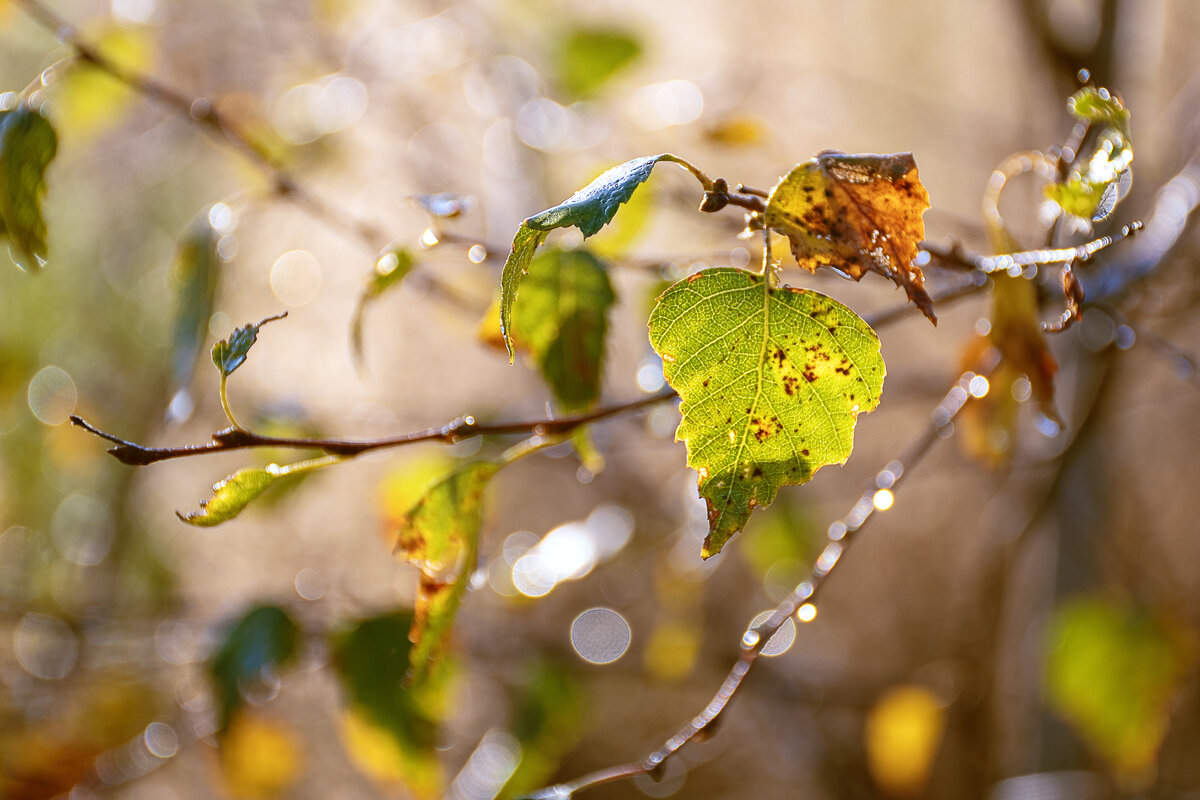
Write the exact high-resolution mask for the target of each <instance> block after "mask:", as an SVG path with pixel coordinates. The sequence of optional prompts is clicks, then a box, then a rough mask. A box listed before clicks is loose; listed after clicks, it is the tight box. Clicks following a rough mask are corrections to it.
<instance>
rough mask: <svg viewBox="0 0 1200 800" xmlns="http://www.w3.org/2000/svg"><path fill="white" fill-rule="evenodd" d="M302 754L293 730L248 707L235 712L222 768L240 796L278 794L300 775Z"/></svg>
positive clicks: (224, 746)
mask: <svg viewBox="0 0 1200 800" xmlns="http://www.w3.org/2000/svg"><path fill="white" fill-rule="evenodd" d="M301 757H302V753H301V750H300V745H299V743H298V742H297V741H296V737H295V735H294V734H293V733H292V732H291V731H289V730H288V729H287V728H285V727H284V726H282V725H280V724H279V723H277V722H273V721H271V720H268V719H266V718H264V717H262V716H259V715H257V714H255V713H253V712H249V711H245V710H242V711H239V712H238V713H237V714H235V715H234V717H233V720H232V721H231V722H230V723H229V727H228V728H226V730H225V736H224V737H223V738H222V739H221V772H222V773H223V774H224V776H225V783H226V785H227V786H228V788H229V792H230V794H232V795H234V796H236V797H247V798H269V797H275V796H278V795H279V794H281V793H282V792H283V791H284V790H285V789H287V788H288V787H289V786H291V785H292V784H293V783H295V781H296V779H297V778H298V777H299V768H300V763H301Z"/></svg>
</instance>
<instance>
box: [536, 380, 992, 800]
mask: <svg viewBox="0 0 1200 800" xmlns="http://www.w3.org/2000/svg"><path fill="white" fill-rule="evenodd" d="M977 377H978V376H977V375H976V374H975V373H973V372H967V373H965V374H963V375H962V376H961V377H960V378H959V379H958V381H957V382H956V383H955V385H954V386H953V388H951V389H950V391H949V392H948V393H947V394H946V396H945V398H943V400H942V402H941V403H940V404H938V406H937V407H936V408H935V409H934V411H933V413H932V414H931V415H930V425H929V427H928V428H927V429H926V430H925V431H924V432H923V433H922V434H921V436H920V437H919V438H918V439H917V440H916V441H914V442H913V443H912V444H911V445H910V446H909V448H908V449H907V450H906V451H905V452H904V454H903V455H902V456H901V457H900V458H899V459H897V460H894V461H890V462H888V464H887V465H886V466H885V467H884V468H883V469H882V470H880V471H879V472H878V473H877V474H876V476H875V480H874V481H873V482H872V484H871V486H870V487H869V488H868V489H867V490H866V491H864V492H863V494H862V496H861V497H860V498H859V499H858V502H856V503H855V504H854V505H853V507H851V509H850V512H849V513H848V514H846V515H845V516H844V517H842V519H840V520H838V521H837V522H834V523H833V524H832V525H830V526H829V531H828V537H829V540H828V543H827V544H826V545H825V549H824V550H822V551H821V555H820V556H819V557H818V558H817V561H816V563H815V564H814V565H813V568H812V569H811V570H810V572H809V575H808V577H807V578H806V579H805V580H804V581H802V582H801V583H800V585H799V586H797V587H796V588H795V589H794V590H792V593H791V594H790V595H788V596H787V597H786V598H784V599H783V601H782V602H780V603H779V605H778V606H776V607H775V610H774V611H773V612H771V616H770V617H769V618H768V619H767V620H766V621H765V622H763V623H762V624H760V625H758V626H756V627H753V628H750V629H748V630H747V631H746V633H745V635H744V636H743V637H742V647H741V652H740V654H739V655H738V660H737V663H735V664H734V665H733V668H732V669H730V671H729V674H728V675H726V676H725V680H724V681H723V682H722V684H721V687H720V688H719V689H718V690H717V693H716V694H715V695H713V698H712V700H710V701H709V702H708V705H706V706H705V707H704V709H703V710H702V711H701V712H700V713H699V714H697V715H696V716H694V717H693V718H692V719H691V720H690V721H689V722H688V723H687V724H686V725H684V726H683V727H682V728H680V730H679V732H678V733H676V734H675V735H674V736H672V737H671V738H670V739H668V740H667V741H666V742H664V743H663V744H662V746H660V747H659V748H658V749H656V750H655V751H654V752H652V753H650V754H649V755H648V756H646V757H645V758H644V759H643V760H642V761H640V762H638V763H630V764H623V765H620V766H616V767H610V768H607V769H602V770H599V771H597V772H593V773H591V774H590V775H585V776H583V777H582V778H579V779H577V780H574V781H571V782H568V783H561V784H558V785H557V786H551V787H548V788H546V789H542V790H540V791H537V792H534V793H533V794H531V795H528V800H565V798H570V797H573V796H574V795H575V793H576V792H580V791H583V790H585V789H591V788H594V787H596V786H600V785H602V784H605V783H611V782H613V781H618V780H623V779H625V778H632V777H635V776H637V775H657V774H660V772H661V770H663V769H664V768H665V765H666V762H667V759H669V758H670V757H671V756H673V755H674V754H675V753H677V752H679V751H680V750H681V749H683V748H684V747H685V746H687V745H688V744H689V743H691V742H693V741H696V742H699V741H704V740H706V739H707V738H708V737H709V736H711V735H712V733H713V731H714V730H715V728H716V726H717V724H718V722H719V721H720V719H721V715H722V714H723V713H724V712H725V709H727V708H728V707H729V703H730V701H732V700H733V698H734V696H735V695H736V694H737V692H738V690H739V689H740V688H741V686H742V682H743V681H744V680H745V679H746V676H747V675H749V674H750V670H751V669H753V667H754V665H755V664H756V663H757V662H758V658H759V656H760V655H762V650H763V648H764V647H766V645H767V643H768V642H769V641H770V640H771V637H772V636H774V635H775V633H776V632H777V631H778V630H779V629H780V628H781V627H783V624H784V622H786V621H787V620H788V619H789V618H790V617H791V616H792V615H793V614H795V613H796V611H797V610H799V608H800V607H801V606H803V605H806V604H809V603H812V602H813V600H814V599H815V598H816V596H817V594H818V593H819V591H820V589H821V587H822V586H823V585H824V584H825V580H826V578H828V577H829V574H830V573H831V572H832V571H833V568H834V567H835V566H836V565H837V564H838V562H839V561H840V560H841V557H842V555H844V554H845V552H846V549H847V548H849V546H850V544H851V542H853V540H854V537H853V536H852V534H854V533H855V532H857V531H859V530H860V529H861V528H862V526H863V525H864V524H866V522H867V520H868V519H869V518H870V517H871V515H872V514H873V513H874V512H875V510H876V509H877V508H878V509H883V508H889V507H890V501H891V496H890V494H889V496H888V498H887V502H885V501H883V499H882V498H881V497H880V494H879V493H880V492H888V493H890V492H892V490H893V489H895V487H896V486H898V485H899V484H900V481H901V479H902V478H903V476H904V475H905V473H906V471H908V470H910V469H912V467H914V466H916V465H917V464H918V463H919V462H920V461H921V460H922V459H923V458H924V457H925V455H926V454H927V453H928V452H929V451H930V449H932V447H933V445H934V444H935V443H937V442H938V441H939V440H940V439H942V438H944V437H945V436H947V435H948V432H949V431H951V430H952V428H951V427H950V423H951V421H953V419H954V417H955V416H956V415H957V414H958V412H959V411H960V410H962V407H963V406H964V405H966V402H967V400H968V399H969V398H970V397H971V396H972V394H971V389H972V388H974V387H972V381H974V380H975V379H976V378H977Z"/></svg>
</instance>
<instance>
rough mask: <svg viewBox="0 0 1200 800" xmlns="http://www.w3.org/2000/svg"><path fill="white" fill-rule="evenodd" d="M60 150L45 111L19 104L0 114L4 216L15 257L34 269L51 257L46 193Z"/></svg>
mask: <svg viewBox="0 0 1200 800" xmlns="http://www.w3.org/2000/svg"><path fill="white" fill-rule="evenodd" d="M57 151H58V136H57V135H56V134H55V132H54V126H53V125H51V124H50V120H48V119H46V118H45V117H44V116H42V113H41V112H40V111H38V110H36V109H33V108H30V107H29V106H19V107H18V108H14V109H12V110H10V111H5V112H0V220H2V221H3V223H4V226H3V227H4V228H5V229H6V231H5V233H6V234H7V235H8V237H9V243H10V247H9V249H10V250H11V252H12V257H13V260H14V261H16V262H17V265H18V266H20V267H22V268H23V269H26V270H30V271H32V270H36V269H39V268H40V267H41V266H42V264H44V263H45V261H46V222H45V220H44V219H42V195H44V194H45V193H46V168H47V167H48V166H49V165H50V162H51V161H53V160H54V154H55V153H56V152H57Z"/></svg>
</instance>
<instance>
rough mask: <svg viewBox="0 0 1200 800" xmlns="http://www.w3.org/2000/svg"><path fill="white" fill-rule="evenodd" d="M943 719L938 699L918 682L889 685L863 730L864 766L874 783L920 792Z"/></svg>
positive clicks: (901, 792)
mask: <svg viewBox="0 0 1200 800" xmlns="http://www.w3.org/2000/svg"><path fill="white" fill-rule="evenodd" d="M945 724H946V720H945V715H944V713H943V710H942V704H941V703H940V702H939V701H938V699H937V697H936V696H935V695H934V694H933V692H931V691H930V690H929V689H926V688H925V687H923V686H913V685H907V686H895V687H893V688H892V689H890V690H889V691H888V692H887V693H886V694H884V695H883V697H881V698H879V701H878V702H876V703H875V707H874V708H872V709H871V711H870V713H869V714H868V715H867V724H866V730H865V731H864V739H865V744H866V748H867V766H868V768H869V769H870V771H871V777H873V778H874V779H875V783H876V784H877V785H878V786H879V788H880V789H882V790H883V791H884V792H885V793H886V794H889V795H892V796H893V797H916V796H919V795H921V794H922V793H923V792H924V790H925V784H926V783H927V782H928V780H929V773H930V770H931V768H932V767H933V759H934V756H936V755H937V750H938V745H939V744H940V743H941V740H942V731H943V729H944V728H945Z"/></svg>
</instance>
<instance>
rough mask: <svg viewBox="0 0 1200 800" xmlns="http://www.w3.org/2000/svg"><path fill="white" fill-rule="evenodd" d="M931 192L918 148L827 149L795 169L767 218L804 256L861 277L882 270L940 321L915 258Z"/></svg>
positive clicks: (804, 260) (811, 264)
mask: <svg viewBox="0 0 1200 800" xmlns="http://www.w3.org/2000/svg"><path fill="white" fill-rule="evenodd" d="M928 208H929V194H928V192H926V191H925V187H924V186H923V185H922V184H921V179H920V177H919V176H918V175H917V164H916V162H915V161H914V160H913V157H912V153H895V154H893V155H874V154H871V153H865V154H856V155H847V154H846V153H837V152H831V151H830V152H824V153H821V154H820V155H818V156H817V157H816V158H813V159H810V160H809V161H806V162H805V163H803V164H799V165H797V166H796V168H795V169H793V170H792V171H791V172H789V173H788V174H787V175H786V176H784V178H783V179H782V180H780V181H779V183H778V184H776V185H775V188H774V189H772V190H771V195H770V197H769V198H768V199H767V209H766V212H765V213H764V222H765V224H766V225H767V227H770V228H774V229H775V230H777V231H779V232H780V233H782V234H784V235H785V236H787V237H788V239H789V240H791V245H792V254H793V255H794V256H795V257H796V262H797V263H798V264H799V265H800V266H801V267H804V268H805V269H807V270H810V271H813V272H815V271H816V270H817V268H818V267H831V268H833V269H835V270H837V271H838V272H840V273H841V274H843V275H846V276H848V277H850V278H853V279H854V280H856V281H857V280H860V279H861V278H862V276H863V275H865V274H866V273H867V272H875V273H878V274H880V275H882V276H884V277H885V278H887V279H889V280H891V281H893V282H895V283H896V285H897V286H902V287H903V288H904V291H905V292H907V294H908V297H909V299H910V300H912V301H913V302H914V303H916V304H917V307H918V308H920V309H921V311H922V313H924V314H925V316H926V317H928V318H929V321H930V322H933V323H934V324H936V323H937V317H936V316H935V315H934V313H933V301H932V300H930V298H929V294H928V292H926V291H925V278H924V275H922V273H921V268H920V267H919V266H917V265H916V264H915V263H914V262H913V259H915V258H916V256H917V246H918V245H919V244H920V243H921V240H922V239H924V238H925V223H924V222H923V221H922V215H923V214H924V213H925V211H926V209H928Z"/></svg>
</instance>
